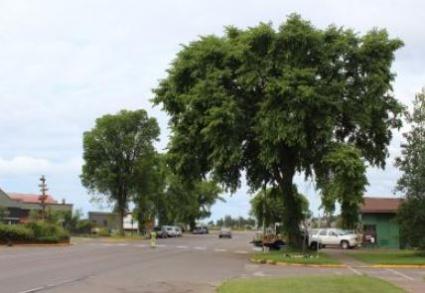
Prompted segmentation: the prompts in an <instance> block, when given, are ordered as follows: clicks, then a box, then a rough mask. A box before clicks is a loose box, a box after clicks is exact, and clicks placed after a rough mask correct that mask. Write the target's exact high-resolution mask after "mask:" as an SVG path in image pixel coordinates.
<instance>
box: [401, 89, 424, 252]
mask: <svg viewBox="0 0 425 293" xmlns="http://www.w3.org/2000/svg"><path fill="white" fill-rule="evenodd" d="M406 119H407V121H408V122H409V123H410V131H409V132H407V133H405V134H404V137H405V141H406V142H405V143H403V144H402V145H401V147H402V153H401V157H400V158H397V159H396V166H397V167H399V168H400V170H401V171H402V176H401V178H400V179H399V180H398V184H397V190H398V191H400V192H403V193H404V194H405V195H406V201H405V202H404V203H403V204H402V206H401V208H400V212H399V216H398V219H399V222H400V230H401V231H400V233H401V237H402V238H403V240H404V241H405V242H407V243H408V244H409V245H411V246H414V247H419V248H421V249H423V250H425V89H423V90H422V91H421V92H420V93H418V94H417V95H416V97H415V101H414V104H413V111H412V113H406Z"/></svg>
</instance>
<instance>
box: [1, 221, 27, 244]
mask: <svg viewBox="0 0 425 293" xmlns="http://www.w3.org/2000/svg"><path fill="white" fill-rule="evenodd" d="M33 240H34V232H33V231H32V230H31V229H29V228H27V227H25V226H23V225H5V224H0V242H8V241H23V242H25V241H28V242H31V241H33Z"/></svg>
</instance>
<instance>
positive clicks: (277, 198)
mask: <svg viewBox="0 0 425 293" xmlns="http://www.w3.org/2000/svg"><path fill="white" fill-rule="evenodd" d="M293 188H294V194H295V198H296V203H295V204H292V206H291V208H292V209H296V211H293V212H292V213H291V216H292V217H293V216H294V215H295V216H296V217H297V221H299V222H301V221H302V220H305V219H306V218H308V217H309V216H310V211H309V208H308V206H309V203H308V200H307V198H306V197H305V196H304V195H303V194H301V193H298V190H297V187H296V186H295V185H294V186H293ZM286 210H287V207H286V206H285V197H283V196H282V194H281V191H280V189H279V188H276V187H274V188H268V189H267V190H266V192H265V193H264V190H261V191H260V192H258V193H257V194H256V195H255V196H254V198H252V200H251V214H252V215H253V216H254V217H255V218H256V219H257V221H258V225H259V226H262V225H263V223H264V224H265V226H266V227H268V226H270V225H273V224H274V223H283V224H284V225H289V223H288V221H289V219H288V217H287V216H286V215H285V214H287V213H285V211H286Z"/></svg>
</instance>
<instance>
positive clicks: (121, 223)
mask: <svg viewBox="0 0 425 293" xmlns="http://www.w3.org/2000/svg"><path fill="white" fill-rule="evenodd" d="M124 216H125V209H123V208H121V209H120V210H119V216H118V217H119V223H118V224H119V233H120V235H121V236H124Z"/></svg>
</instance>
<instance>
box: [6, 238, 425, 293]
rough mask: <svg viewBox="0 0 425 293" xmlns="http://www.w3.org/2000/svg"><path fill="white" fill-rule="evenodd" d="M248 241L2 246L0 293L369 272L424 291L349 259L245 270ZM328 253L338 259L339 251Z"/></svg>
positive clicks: (194, 288) (407, 276)
mask: <svg viewBox="0 0 425 293" xmlns="http://www.w3.org/2000/svg"><path fill="white" fill-rule="evenodd" d="M252 236H253V233H248V232H239V233H235V232H234V233H233V239H219V238H218V235H217V234H214V233H213V234H208V235H190V234H185V235H184V236H183V237H181V238H169V239H159V240H158V245H157V247H156V248H154V249H153V248H150V247H149V242H148V241H134V240H133V241H117V240H113V239H110V240H105V239H87V240H86V239H80V240H78V241H76V242H75V243H74V244H73V245H71V246H64V247H19V246H16V247H11V248H8V247H1V248H0V284H1V290H0V291H1V292H2V293H3V292H4V293H9V292H10V293H24V292H25V293H29V292H214V291H215V288H216V286H217V285H218V284H220V283H221V282H223V281H224V280H226V279H230V278H244V277H264V276H303V275H329V274H331V275H355V274H368V275H371V276H377V277H380V278H383V279H386V280H389V281H391V282H395V283H396V284H399V285H401V286H403V287H404V288H405V289H408V290H410V291H411V292H424V288H425V287H423V285H425V283H424V282H423V277H424V275H425V271H424V270H418V269H409V270H404V269H403V270H395V269H371V268H367V267H364V266H363V265H362V264H359V263H356V262H352V263H350V259H348V260H347V262H348V264H349V267H347V268H309V267H302V266H273V265H260V264H252V263H250V262H249V260H248V258H249V254H250V253H251V252H252V246H251V245H250V244H249V241H250V240H251V239H252ZM327 251H329V253H331V254H336V257H341V254H339V252H340V251H339V250H327ZM351 261H352V260H351ZM418 284H419V285H418ZM421 285H422V287H421ZM419 290H422V291H419Z"/></svg>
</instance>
